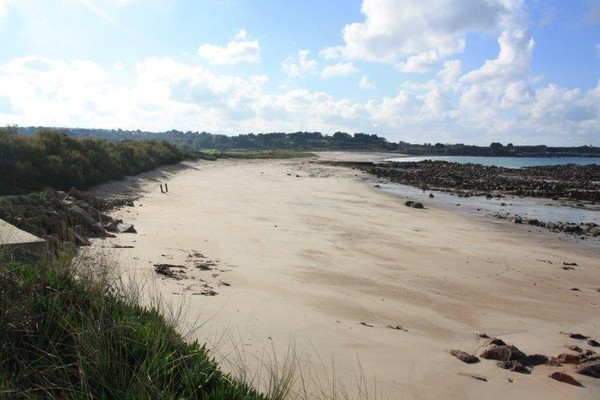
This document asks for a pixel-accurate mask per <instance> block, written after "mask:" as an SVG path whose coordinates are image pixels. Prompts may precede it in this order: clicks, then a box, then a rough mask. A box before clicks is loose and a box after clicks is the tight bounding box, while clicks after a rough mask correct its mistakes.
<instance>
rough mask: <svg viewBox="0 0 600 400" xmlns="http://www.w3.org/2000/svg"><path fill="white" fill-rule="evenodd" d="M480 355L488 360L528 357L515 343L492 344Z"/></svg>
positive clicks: (512, 359)
mask: <svg viewBox="0 0 600 400" xmlns="http://www.w3.org/2000/svg"><path fill="white" fill-rule="evenodd" d="M479 357H481V358H485V359H487V360H498V361H515V360H521V359H523V358H525V357H526V354H525V353H523V352H522V351H521V350H519V349H518V348H517V347H515V346H513V345H501V346H497V345H490V346H487V347H485V348H483V349H482V350H481V351H480V352H479Z"/></svg>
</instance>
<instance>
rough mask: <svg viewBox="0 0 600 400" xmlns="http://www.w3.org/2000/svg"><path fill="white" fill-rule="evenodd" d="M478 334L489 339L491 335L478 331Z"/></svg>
mask: <svg viewBox="0 0 600 400" xmlns="http://www.w3.org/2000/svg"><path fill="white" fill-rule="evenodd" d="M477 336H479V337H480V338H482V339H489V337H490V336H489V335H488V334H487V333H485V332H477Z"/></svg>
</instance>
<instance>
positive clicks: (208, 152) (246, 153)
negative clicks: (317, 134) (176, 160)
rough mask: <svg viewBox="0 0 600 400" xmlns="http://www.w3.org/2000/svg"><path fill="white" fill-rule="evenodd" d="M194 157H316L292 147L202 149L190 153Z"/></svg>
mask: <svg viewBox="0 0 600 400" xmlns="http://www.w3.org/2000/svg"><path fill="white" fill-rule="evenodd" d="M188 156H190V157H193V158H201V159H203V160H216V159H219V158H238V159H246V160H249V159H288V158H305V157H314V154H313V153H310V152H306V151H299V150H292V149H271V150H225V151H220V150H214V149H202V150H198V151H192V152H189V153H188Z"/></svg>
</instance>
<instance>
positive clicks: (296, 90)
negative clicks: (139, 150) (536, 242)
mask: <svg viewBox="0 0 600 400" xmlns="http://www.w3.org/2000/svg"><path fill="white" fill-rule="evenodd" d="M599 79H600V0H569V1H566V0H362V1H360V0H328V1H322V0H321V1H315V0H305V1H294V0H290V1H281V2H278V1H271V0H237V1H235V0H212V1H209V0H195V1H192V0H43V1H42V0H0V124H1V125H7V124H17V125H20V126H30V125H36V126H37V125H52V126H65V127H89V128H94V127H96V128H122V129H138V128H139V129H145V130H152V131H160V130H169V129H179V130H184V131H187V130H192V131H196V130H198V131H202V130H206V131H210V132H214V133H225V134H237V133H247V132H273V131H287V132H291V131H298V130H309V131H321V132H323V133H328V134H331V133H333V132H335V131H338V130H342V131H347V132H350V133H354V132H366V133H376V134H379V135H382V136H385V137H387V138H388V140H391V141H398V140H404V141H410V142H421V143H422V142H446V143H450V142H462V143H476V144H489V143H490V142H492V141H500V142H504V143H508V142H513V143H524V144H525V143H526V144H537V143H546V144H554V145H583V144H594V145H600V83H599Z"/></svg>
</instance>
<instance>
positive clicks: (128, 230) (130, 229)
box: [119, 225, 137, 233]
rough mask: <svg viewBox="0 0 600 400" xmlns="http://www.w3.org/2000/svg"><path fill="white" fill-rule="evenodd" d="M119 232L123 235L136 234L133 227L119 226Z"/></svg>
mask: <svg viewBox="0 0 600 400" xmlns="http://www.w3.org/2000/svg"><path fill="white" fill-rule="evenodd" d="M119 230H120V231H121V232H123V233H137V231H136V230H135V227H134V226H133V225H119Z"/></svg>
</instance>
